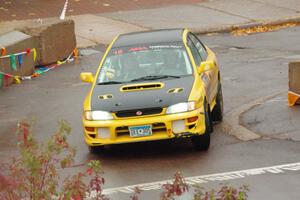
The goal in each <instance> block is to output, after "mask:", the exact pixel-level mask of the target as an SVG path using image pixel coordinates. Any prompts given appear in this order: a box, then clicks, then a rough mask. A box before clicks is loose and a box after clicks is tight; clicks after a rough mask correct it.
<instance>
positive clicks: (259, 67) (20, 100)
mask: <svg viewBox="0 0 300 200" xmlns="http://www.w3.org/2000/svg"><path fill="white" fill-rule="evenodd" d="M299 35H300V28H299V27H297V28H290V29H285V30H280V31H277V32H270V33H263V34H256V35H251V36H246V37H234V36H231V35H227V34H225V35H212V36H201V39H202V40H203V41H204V42H205V43H206V44H208V46H210V47H211V48H212V49H213V50H214V51H215V52H216V53H217V56H218V59H219V62H220V65H221V75H222V79H223V95H224V103H225V117H226V113H228V112H230V111H232V110H233V109H235V108H237V107H239V106H241V105H243V104H245V103H249V102H251V101H253V100H255V99H257V98H261V97H263V96H267V95H272V94H275V93H278V92H284V91H286V90H287V83H288V80H287V72H288V68H287V67H288V65H287V64H288V62H289V61H290V60H295V59H300V37H299ZM97 50H99V53H97V54H94V55H89V56H84V57H81V59H80V63H79V64H68V65H65V66H62V67H60V68H57V69H55V70H52V71H50V72H48V73H47V74H45V75H43V76H42V77H39V78H37V79H35V80H32V81H25V82H23V83H22V84H21V85H14V86H11V87H9V88H5V89H2V90H1V94H0V138H1V139H0V156H1V162H6V161H7V158H9V157H10V156H11V155H13V154H15V153H16V149H15V146H16V144H15V135H14V132H13V130H14V128H15V126H16V122H17V121H18V120H20V119H24V118H27V119H33V120H34V121H35V127H34V135H35V137H36V138H37V139H38V140H39V141H45V140H46V139H47V138H48V137H50V135H51V134H52V133H53V132H55V130H56V129H57V121H58V120H59V119H66V120H67V121H69V122H70V124H71V127H72V134H71V136H70V138H69V142H70V143H71V144H72V145H74V146H76V148H77V150H78V151H77V152H78V153H77V156H76V159H75V164H76V165H77V167H74V168H70V169H67V170H65V171H64V172H62V173H63V174H68V173H72V172H74V171H77V170H79V169H82V168H83V164H84V163H86V162H87V161H88V160H90V159H99V160H101V162H102V164H103V169H104V171H105V175H104V176H105V178H106V184H105V188H114V187H120V186H126V185H132V184H139V183H147V182H153V181H161V180H165V179H169V178H171V177H172V175H173V174H174V173H175V172H176V171H178V170H180V171H181V172H182V173H183V175H184V176H186V177H188V176H196V175H206V174H212V173H219V172H228V171H234V170H243V169H251V168H258V167H266V166H273V165H278V164H286V163H293V162H300V146H299V143H298V142H296V141H293V140H285V139H278V138H277V139H273V138H262V139H260V140H256V141H249V142H242V141H239V140H237V139H236V138H234V137H232V136H229V135H227V134H226V133H225V132H223V131H222V123H221V124H219V125H217V126H216V128H215V130H214V133H213V135H212V145H211V148H210V149H209V151H208V152H195V151H194V150H193V148H192V145H191V144H190V142H189V141H188V140H176V141H174V140H170V141H158V142H147V143H138V144H124V145H117V146H108V147H107V148H106V149H105V151H104V152H103V153H101V154H98V155H91V154H90V153H89V151H88V148H87V147H86V145H85V143H84V141H83V135H82V127H81V115H82V102H83V99H84V96H85V95H86V94H87V92H88V90H89V85H88V84H84V83H81V82H80V79H79V74H80V72H83V71H91V72H95V71H96V68H97V66H98V64H99V61H100V58H101V56H102V52H101V49H97ZM269 109H272V107H270V108H269ZM265 112H266V111H265ZM256 113H257V112H256ZM273 114H275V115H276V114H278V115H280V113H274V112H273ZM273 117H274V116H273ZM269 123H272V122H269ZM282 126H285V125H284V123H282ZM286 126H288V125H286ZM298 133H299V134H300V130H298ZM226 182H227V183H230V184H234V185H243V184H246V185H249V187H250V190H251V191H250V193H249V199H278V200H279V199H299V198H300V192H299V190H298V189H299V186H300V172H299V171H294V172H288V173H281V174H264V175H257V176H251V177H248V178H242V179H236V180H232V181H226ZM217 183H218V182H217ZM217 183H206V184H204V185H203V186H204V187H207V188H210V187H212V186H215V185H216V184H217ZM124 196H128V195H124V194H115V195H113V197H114V199H123V198H124ZM154 196H157V197H158V191H150V192H145V193H144V194H143V195H142V197H143V198H142V199H158V198H155V197H154Z"/></svg>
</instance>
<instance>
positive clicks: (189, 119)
mask: <svg viewBox="0 0 300 200" xmlns="http://www.w3.org/2000/svg"><path fill="white" fill-rule="evenodd" d="M197 119H198V117H197V116H195V117H190V118H188V123H192V122H195V121H197Z"/></svg>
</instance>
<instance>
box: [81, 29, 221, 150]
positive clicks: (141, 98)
mask: <svg viewBox="0 0 300 200" xmlns="http://www.w3.org/2000/svg"><path fill="white" fill-rule="evenodd" d="M80 77H81V80H82V81H84V82H89V83H92V87H91V90H90V92H89V94H88V95H87V97H86V99H85V101H84V105H83V119H82V122H83V129H84V138H85V141H86V143H87V144H88V146H89V147H90V150H91V152H95V151H96V150H97V149H99V148H100V147H103V146H104V145H109V144H120V143H131V142H141V141H150V140H163V139H170V138H174V137H188V138H191V141H192V142H193V144H194V146H195V148H196V149H200V150H207V149H208V148H209V144H210V133H211V132H212V131H213V126H212V122H213V121H221V120H222V113H223V98H222V89H221V82H220V71H219V67H218V64H217V60H216V56H215V54H214V53H213V52H212V51H211V50H210V49H209V48H208V47H206V46H204V45H203V44H202V42H201V41H200V40H199V39H198V38H197V37H196V36H195V35H194V34H193V33H192V32H190V31H189V30H187V29H166V30H154V31H146V32H136V33H129V34H123V35H119V36H118V37H116V38H115V39H114V40H113V41H112V43H111V44H110V45H109V47H108V48H107V50H106V52H105V54H104V56H103V59H102V61H101V63H100V66H99V69H98V70H97V73H96V75H95V76H93V74H92V73H89V72H84V73H81V74H80Z"/></svg>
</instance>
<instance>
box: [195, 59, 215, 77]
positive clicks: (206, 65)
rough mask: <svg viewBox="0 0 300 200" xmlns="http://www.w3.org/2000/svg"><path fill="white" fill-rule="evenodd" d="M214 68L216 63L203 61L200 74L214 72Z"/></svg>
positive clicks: (199, 68) (199, 70)
mask: <svg viewBox="0 0 300 200" xmlns="http://www.w3.org/2000/svg"><path fill="white" fill-rule="evenodd" d="M214 66H215V63H214V61H203V62H201V64H200V66H199V67H198V73H199V74H201V73H202V72H206V71H209V70H212V69H213V68H214Z"/></svg>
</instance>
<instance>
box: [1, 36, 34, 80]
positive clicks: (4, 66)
mask: <svg viewBox="0 0 300 200" xmlns="http://www.w3.org/2000/svg"><path fill="white" fill-rule="evenodd" d="M3 47H4V48H5V49H6V54H7V55H9V54H15V53H18V52H23V51H25V50H26V49H27V48H29V49H32V48H36V47H37V40H36V38H35V37H32V36H30V35H27V34H25V33H22V32H19V31H12V32H9V33H6V34H3V35H1V36H0V48H3ZM36 64H37V63H36V62H34V59H33V53H30V54H29V55H23V56H22V65H20V64H19V63H18V61H17V62H16V66H17V70H13V69H12V67H11V63H10V59H9V58H3V59H0V71H1V72H4V73H7V74H12V75H17V76H28V75H31V74H32V73H33V71H34V66H35V65H36ZM13 81H14V80H13V79H12V78H9V79H8V80H7V84H11V83H12V82H13ZM2 85H3V84H2Z"/></svg>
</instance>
